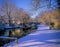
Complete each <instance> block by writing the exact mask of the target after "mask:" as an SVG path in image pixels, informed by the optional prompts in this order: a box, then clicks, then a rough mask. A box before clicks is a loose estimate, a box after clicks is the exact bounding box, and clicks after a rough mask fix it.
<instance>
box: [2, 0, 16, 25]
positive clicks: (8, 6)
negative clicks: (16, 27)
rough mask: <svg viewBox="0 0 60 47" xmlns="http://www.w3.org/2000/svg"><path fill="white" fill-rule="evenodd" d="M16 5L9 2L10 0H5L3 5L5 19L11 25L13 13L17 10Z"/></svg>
mask: <svg viewBox="0 0 60 47" xmlns="http://www.w3.org/2000/svg"><path fill="white" fill-rule="evenodd" d="M15 8H16V6H15V5H14V4H13V3H11V2H9V0H5V1H4V2H3V4H2V7H1V12H2V13H3V14H4V18H5V20H6V21H7V22H8V23H9V25H11V23H12V15H13V12H14V11H15Z"/></svg>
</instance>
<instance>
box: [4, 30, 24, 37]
mask: <svg viewBox="0 0 60 47" xmlns="http://www.w3.org/2000/svg"><path fill="white" fill-rule="evenodd" d="M23 34H24V32H23V30H22V29H8V30H5V33H4V36H9V37H17V38H18V37H21V36H22V35H23Z"/></svg>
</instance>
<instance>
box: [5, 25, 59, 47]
mask: <svg viewBox="0 0 60 47" xmlns="http://www.w3.org/2000/svg"><path fill="white" fill-rule="evenodd" d="M4 47H60V30H49V27H47V26H45V25H38V29H37V30H36V32H33V33H31V34H29V35H27V36H25V37H23V38H20V39H18V44H16V43H15V42H10V43H9V44H6V45H5V46H4Z"/></svg>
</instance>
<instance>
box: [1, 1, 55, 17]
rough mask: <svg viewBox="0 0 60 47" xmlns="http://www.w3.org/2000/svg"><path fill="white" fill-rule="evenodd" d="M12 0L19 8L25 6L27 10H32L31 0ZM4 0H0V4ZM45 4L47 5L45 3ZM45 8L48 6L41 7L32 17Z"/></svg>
mask: <svg viewBox="0 0 60 47" xmlns="http://www.w3.org/2000/svg"><path fill="white" fill-rule="evenodd" d="M10 1H11V2H13V3H15V4H16V6H17V7H18V8H23V9H25V10H26V11H28V10H30V8H31V5H30V3H31V2H30V1H31V0H10ZM55 1H56V0H52V3H53V2H55ZM2 2H4V0H0V4H2ZM55 4H56V3H55ZM43 5H45V4H43ZM52 6H53V5H52ZM43 10H47V8H46V7H45V8H40V9H39V11H36V12H34V13H33V16H32V17H36V15H37V14H38V13H39V12H41V11H43Z"/></svg>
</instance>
